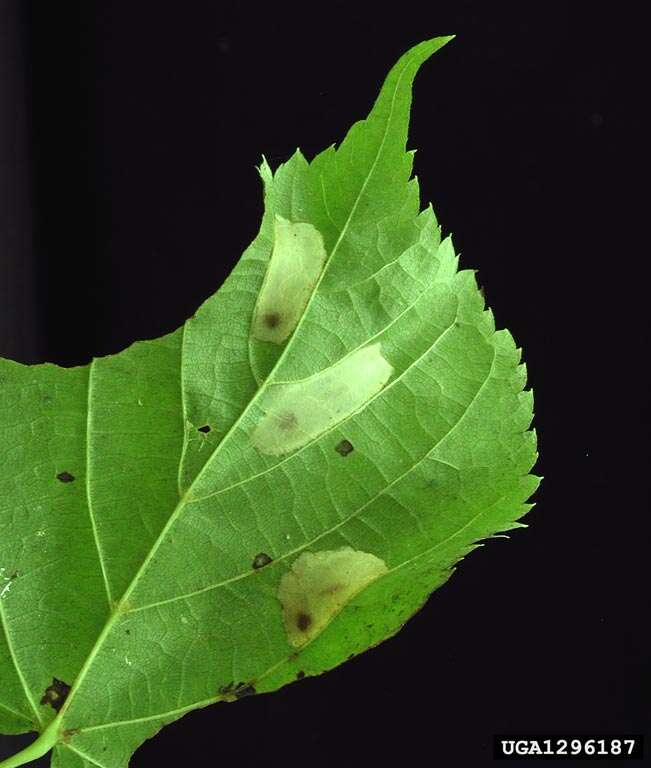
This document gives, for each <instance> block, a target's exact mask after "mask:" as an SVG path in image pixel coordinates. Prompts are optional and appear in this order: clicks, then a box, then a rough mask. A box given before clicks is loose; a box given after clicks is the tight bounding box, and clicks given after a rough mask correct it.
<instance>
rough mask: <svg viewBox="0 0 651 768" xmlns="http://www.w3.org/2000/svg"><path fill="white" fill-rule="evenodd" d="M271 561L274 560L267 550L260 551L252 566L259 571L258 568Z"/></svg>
mask: <svg viewBox="0 0 651 768" xmlns="http://www.w3.org/2000/svg"><path fill="white" fill-rule="evenodd" d="M271 562H273V561H272V558H270V557H269V555H268V554H267V553H266V552H260V553H259V554H257V555H256V556H255V557H254V558H253V563H252V568H253V569H254V570H256V571H257V570H258V568H264V567H265V565H269V563H271Z"/></svg>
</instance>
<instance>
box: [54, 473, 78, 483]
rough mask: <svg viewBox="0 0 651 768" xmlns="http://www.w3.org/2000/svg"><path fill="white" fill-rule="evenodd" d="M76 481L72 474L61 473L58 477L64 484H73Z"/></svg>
mask: <svg viewBox="0 0 651 768" xmlns="http://www.w3.org/2000/svg"><path fill="white" fill-rule="evenodd" d="M74 479H75V476H74V475H71V474H70V472H59V474H58V475H57V480H60V481H61V482H62V483H71V482H72V481H73V480H74Z"/></svg>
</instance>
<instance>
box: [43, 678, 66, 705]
mask: <svg viewBox="0 0 651 768" xmlns="http://www.w3.org/2000/svg"><path fill="white" fill-rule="evenodd" d="M69 693H70V686H69V685H68V683H64V682H63V680H59V679H58V678H56V677H53V678H52V685H48V687H47V688H46V689H45V693H44V694H43V698H42V699H41V704H43V705H48V704H49V705H50V706H51V707H52V709H54V710H55V711H56V712H58V711H59V710H60V709H61V707H62V706H63V704H64V702H65V700H66V699H67V698H68V694H69Z"/></svg>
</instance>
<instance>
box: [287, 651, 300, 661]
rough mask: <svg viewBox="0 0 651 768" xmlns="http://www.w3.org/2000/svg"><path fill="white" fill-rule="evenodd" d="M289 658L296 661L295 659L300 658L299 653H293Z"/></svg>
mask: <svg viewBox="0 0 651 768" xmlns="http://www.w3.org/2000/svg"><path fill="white" fill-rule="evenodd" d="M287 658H288V659H289V660H290V661H294V659H297V658H298V651H292V652H291V653H290V654H289V656H288V657H287Z"/></svg>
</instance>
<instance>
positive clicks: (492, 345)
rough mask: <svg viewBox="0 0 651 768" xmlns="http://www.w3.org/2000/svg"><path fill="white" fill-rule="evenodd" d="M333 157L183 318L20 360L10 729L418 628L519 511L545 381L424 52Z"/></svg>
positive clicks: (163, 720)
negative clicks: (417, 155)
mask: <svg viewBox="0 0 651 768" xmlns="http://www.w3.org/2000/svg"><path fill="white" fill-rule="evenodd" d="M449 39H450V38H436V39H434V40H430V41H427V42H424V43H422V44H420V45H418V46H416V47H415V48H413V49H412V50H410V51H409V52H408V53H406V54H405V55H404V56H403V57H402V58H401V59H400V60H399V61H398V63H397V64H396V66H395V67H394V68H393V69H392V70H391V73H390V74H389V76H388V78H387V80H386V82H385V84H384V86H383V88H382V91H381V93H380V96H379V98H378V100H377V102H376V103H375V106H374V107H373V109H372V111H371V113H370V115H369V117H368V118H367V119H366V120H365V121H363V122H359V123H357V124H355V125H354V126H353V127H352V129H351V130H350V132H349V133H348V135H347V137H346V139H345V140H344V141H343V143H342V144H341V145H340V146H339V147H338V148H336V149H335V147H330V148H328V149H326V150H325V151H324V152H323V153H321V154H320V155H319V156H318V157H316V158H315V159H314V160H313V161H312V162H311V163H308V162H307V161H306V160H305V159H304V157H303V156H302V155H301V154H300V152H297V153H296V154H295V155H294V156H293V157H292V158H291V159H290V160H289V161H288V162H287V163H285V164H284V165H281V166H280V167H279V168H278V169H277V170H276V171H275V172H274V173H272V171H271V169H270V168H269V166H268V165H267V163H266V162H263V163H262V166H261V168H260V174H261V177H262V180H263V182H264V193H265V213H264V218H263V221H262V225H261V229H260V233H259V235H258V236H257V238H256V239H255V241H254V242H253V243H252V245H251V246H250V247H249V248H248V249H247V251H246V252H245V253H244V255H243V256H242V258H241V260H240V262H239V263H238V265H237V266H236V268H235V269H234V270H233V273H232V274H231V275H230V277H229V278H228V280H227V281H226V282H225V283H224V285H223V286H222V288H221V289H220V290H219V291H218V293H217V294H215V295H214V296H213V297H211V298H210V299H208V300H207V301H206V302H205V304H203V306H202V307H200V309H199V310H198V311H197V313H196V315H194V316H193V317H192V318H190V319H189V320H188V321H187V322H186V323H185V324H184V326H183V327H182V328H180V329H179V330H178V331H176V332H175V333H172V334H170V335H168V336H165V337H163V338H161V339H158V340H155V341H147V342H138V343H136V344H134V345H133V346H132V347H130V348H129V349H127V350H125V351H124V352H122V353H120V354H118V355H115V356H112V357H106V358H101V359H96V360H94V361H93V363H92V364H91V365H90V366H86V367H81V368H72V369H62V368H58V367H56V366H53V365H38V366H31V367H28V366H22V365H18V364H16V363H13V362H9V361H6V360H3V361H1V362H0V419H1V422H2V434H3V441H2V447H1V448H0V451H1V460H2V467H3V472H2V477H1V478H0V498H1V499H2V501H1V505H0V675H1V683H2V684H1V686H0V728H1V729H2V731H4V732H6V733H21V732H24V731H34V730H36V731H38V732H40V733H41V736H40V738H39V739H38V740H37V741H36V742H35V743H34V744H33V745H32V746H31V747H29V748H28V749H27V750H26V751H24V752H23V753H20V754H18V755H17V756H15V757H14V758H10V759H9V760H8V761H6V763H4V764H3V766H5V768H10V767H11V766H17V765H21V764H23V763H24V762H25V761H27V760H29V759H33V758H34V757H37V756H39V755H41V754H44V753H45V752H46V751H47V750H48V749H50V748H54V752H53V755H54V757H53V761H54V765H56V766H59V767H60V768H78V767H79V768H81V767H82V766H103V767H105V768H113V767H114V766H115V767H116V768H117V766H122V765H125V764H126V762H127V760H128V758H129V756H130V755H131V754H132V753H133V751H134V750H135V749H136V748H137V747H138V746H139V745H140V744H141V743H142V742H143V741H144V740H145V739H147V738H149V737H151V736H152V735H153V734H155V733H156V732H157V731H158V730H159V729H160V728H162V727H163V726H164V725H165V724H167V723H170V722H172V721H173V720H176V719H177V718H179V717H181V716H182V715H183V714H184V713H186V712H188V711H190V710H192V709H195V708H197V707H204V706H207V705H209V704H212V703H213V702H217V701H232V700H235V699H238V698H241V697H242V696H244V695H248V694H251V693H254V692H257V693H260V692H266V691H273V690H274V689H276V688H278V687H280V686H282V685H285V684H287V683H289V682H291V681H293V680H295V679H296V678H297V677H303V676H305V675H317V674H319V673H321V672H323V671H324V670H327V669H329V668H331V667H333V666H335V665H337V664H340V663H341V662H342V661H344V660H345V659H347V658H348V657H349V656H351V654H357V653H360V652H362V651H364V650H366V649H368V648H369V647H371V646H373V645H376V644H377V643H379V642H381V641H382V640H384V639H385V638H387V637H389V636H391V635H392V634H394V633H395V632H396V631H397V630H398V629H399V628H400V627H401V626H402V625H403V624H404V622H405V621H406V620H407V619H408V618H409V617H410V616H411V615H412V614H413V613H414V612H415V611H416V610H418V608H420V607H421V606H422V605H423V603H424V602H425V600H426V599H427V597H428V595H429V594H430V593H431V592H432V591H433V590H434V589H436V588H438V587H439V586H440V585H441V584H442V583H443V582H444V581H445V580H446V579H447V578H448V577H449V576H450V573H451V571H452V569H453V567H454V565H455V563H456V562H457V561H458V560H459V559H460V558H462V557H463V556H464V555H466V554H467V553H468V552H469V551H470V550H472V549H473V548H474V547H475V546H477V542H478V541H480V540H482V539H485V538H487V537H490V536H491V535H493V534H495V533H496V532H497V531H505V530H508V529H510V528H514V527H516V526H517V525H519V524H518V523H517V522H516V521H517V519H518V518H519V517H521V516H522V515H523V514H524V513H525V512H526V511H527V509H528V508H529V506H530V505H528V504H527V503H526V502H527V499H528V498H529V496H530V495H531V493H532V492H533V491H534V489H535V488H536V485H537V478H535V477H534V476H531V475H529V474H528V473H529V470H530V469H531V467H532V465H533V463H534V461H535V457H536V448H535V435H534V433H533V432H531V431H528V429H529V425H530V422H531V418H532V395H531V392H529V391H524V390H523V388H524V385H525V369H524V366H523V365H522V364H521V363H520V353H519V350H518V349H517V348H516V346H515V344H514V342H513V340H512V338H511V336H510V335H509V334H508V333H507V332H506V331H497V332H496V331H495V328H494V324H493V317H492V315H491V313H490V312H489V311H486V310H485V309H484V305H483V300H482V298H481V296H480V293H479V291H478V289H477V286H476V283H475V279H474V275H473V273H472V272H470V271H461V272H459V271H457V257H456V256H455V253H454V249H453V246H452V243H451V241H450V238H446V239H445V240H443V241H441V239H440V232H439V226H438V224H437V221H436V218H435V216H434V213H433V212H432V210H431V208H426V209H425V210H424V211H422V212H421V211H420V204H419V193H418V184H417V182H416V180H415V179H413V178H411V171H412V153H410V152H406V151H405V143H406V137H407V128H408V119H409V111H410V103H411V87H412V81H413V78H414V76H415V74H416V72H417V70H418V68H419V67H420V66H421V64H422V63H423V62H424V61H425V60H426V59H427V58H428V57H429V56H430V55H431V54H432V53H434V52H435V51H436V50H438V49H439V48H440V47H442V46H443V45H444V44H445V43H447V42H448V40H449Z"/></svg>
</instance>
